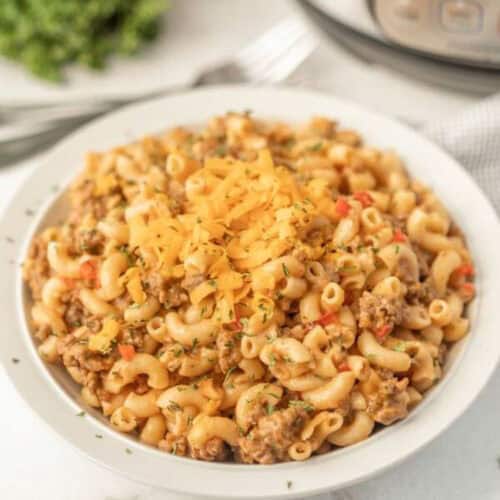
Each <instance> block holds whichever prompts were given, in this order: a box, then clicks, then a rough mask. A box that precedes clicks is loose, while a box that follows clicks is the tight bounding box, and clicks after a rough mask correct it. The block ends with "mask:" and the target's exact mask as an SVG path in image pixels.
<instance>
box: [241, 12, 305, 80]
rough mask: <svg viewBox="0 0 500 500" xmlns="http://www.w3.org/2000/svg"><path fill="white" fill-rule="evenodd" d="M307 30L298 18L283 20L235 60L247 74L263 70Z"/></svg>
mask: <svg viewBox="0 0 500 500" xmlns="http://www.w3.org/2000/svg"><path fill="white" fill-rule="evenodd" d="M305 31H306V28H305V27H304V25H303V24H302V23H301V22H300V20H298V19H296V18H292V19H289V20H287V21H283V22H282V23H280V24H279V25H278V26H276V27H275V28H273V29H271V30H270V31H269V32H267V33H265V34H264V35H262V36H261V37H260V38H258V39H257V40H256V41H255V42H254V43H252V44H251V45H250V46H248V47H246V48H244V49H243V50H241V51H240V52H239V53H238V54H237V55H236V57H235V61H234V62H235V63H236V64H237V65H238V66H239V67H240V68H241V69H242V70H243V71H244V72H245V73H247V74H251V73H253V72H261V71H262V70H263V67H265V66H267V65H268V64H270V63H271V62H272V61H273V60H275V59H276V58H278V57H281V55H282V54H283V53H284V52H286V51H287V50H288V49H289V48H290V46H291V45H293V44H294V43H295V42H296V41H297V40H298V39H299V38H300V37H301V36H302V35H303V34H304V32H305Z"/></svg>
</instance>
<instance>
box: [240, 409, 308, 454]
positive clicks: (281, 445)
mask: <svg viewBox="0 0 500 500" xmlns="http://www.w3.org/2000/svg"><path fill="white" fill-rule="evenodd" d="M305 419H306V412H305V410H303V409H302V408H287V409H286V410H279V411H276V412H274V413H273V414H272V415H266V416H264V417H261V418H260V419H259V421H258V423H257V425H256V426H255V427H254V428H253V429H251V430H250V432H248V433H247V435H246V436H243V437H241V438H240V439H239V441H238V445H239V450H238V458H239V459H240V460H241V461H242V462H245V463H259V464H272V463H275V462H279V461H287V460H289V458H288V448H289V447H290V446H291V445H292V444H293V443H294V442H296V441H298V440H299V433H300V431H301V430H302V427H303V425H304V423H305Z"/></svg>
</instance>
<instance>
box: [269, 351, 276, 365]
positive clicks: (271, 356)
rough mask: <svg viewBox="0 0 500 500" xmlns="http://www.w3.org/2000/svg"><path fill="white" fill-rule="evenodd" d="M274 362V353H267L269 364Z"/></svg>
mask: <svg viewBox="0 0 500 500" xmlns="http://www.w3.org/2000/svg"><path fill="white" fill-rule="evenodd" d="M275 364H276V358H275V357H274V354H273V353H271V354H269V366H274V365H275Z"/></svg>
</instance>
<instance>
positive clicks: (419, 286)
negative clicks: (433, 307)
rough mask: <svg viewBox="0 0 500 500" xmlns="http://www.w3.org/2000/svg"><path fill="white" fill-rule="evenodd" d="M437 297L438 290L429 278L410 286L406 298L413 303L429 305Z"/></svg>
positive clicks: (409, 302)
mask: <svg viewBox="0 0 500 500" xmlns="http://www.w3.org/2000/svg"><path fill="white" fill-rule="evenodd" d="M436 297H437V293H436V290H435V289H434V287H433V286H432V284H431V283H430V281H429V280H425V281H423V282H417V283H413V284H411V285H409V286H408V290H407V292H406V295H405V299H406V301H407V302H408V304H411V305H424V306H426V305H429V304H430V303H431V302H432V301H433V300H434V299H435V298H436Z"/></svg>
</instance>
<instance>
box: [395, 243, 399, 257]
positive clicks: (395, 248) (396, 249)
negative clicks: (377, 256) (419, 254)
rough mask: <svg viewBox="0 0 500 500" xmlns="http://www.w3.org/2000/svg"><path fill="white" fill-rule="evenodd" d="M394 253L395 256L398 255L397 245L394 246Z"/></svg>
mask: <svg viewBox="0 0 500 500" xmlns="http://www.w3.org/2000/svg"><path fill="white" fill-rule="evenodd" d="M394 252H396V255H397V254H398V253H399V245H396V246H395V247H394Z"/></svg>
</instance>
